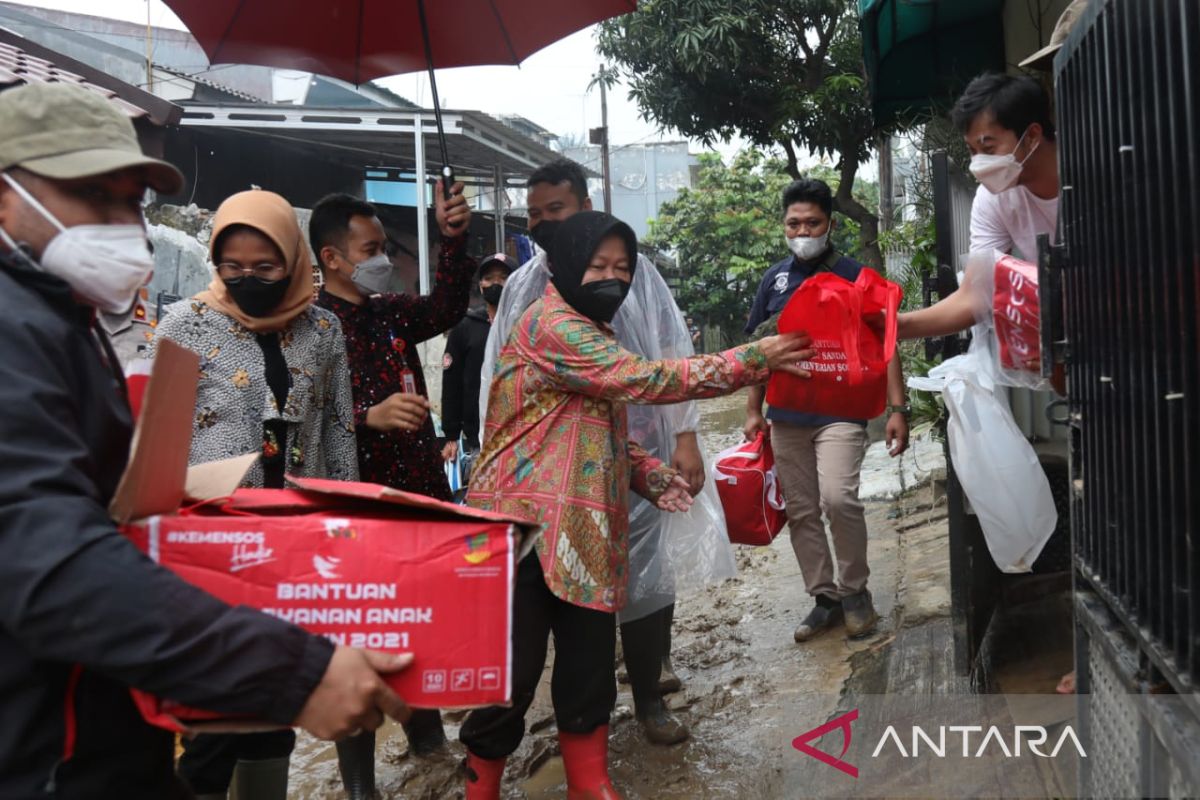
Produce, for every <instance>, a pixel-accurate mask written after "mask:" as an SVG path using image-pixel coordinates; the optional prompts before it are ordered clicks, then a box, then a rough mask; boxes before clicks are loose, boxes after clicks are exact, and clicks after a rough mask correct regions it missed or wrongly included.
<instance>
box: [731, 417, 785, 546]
mask: <svg viewBox="0 0 1200 800" xmlns="http://www.w3.org/2000/svg"><path fill="white" fill-rule="evenodd" d="M712 479H713V484H714V485H715V486H716V487H717V496H718V497H720V498H721V508H722V509H724V511H725V527H726V528H727V529H728V530H729V541H731V542H733V543H734V544H752V545H767V544H770V543H771V542H772V541H774V539H775V537H776V536H778V535H779V532H780V531H781V530H783V526H784V525H786V524H787V512H786V510H785V506H784V500H783V490H782V489H781V488H780V486H779V480H778V478H777V476H776V475H775V454H774V453H772V452H771V442H770V441H769V440H768V439H767V438H766V437H765V436H764V435H763V434H762V433H759V434H758V436H756V437H754V441H752V442H743V443H742V444H740V445H737V446H736V447H731V448H729V449H728V450H724V451H722V452H721V453H719V454H717V457H716V459H714V460H713V466H712Z"/></svg>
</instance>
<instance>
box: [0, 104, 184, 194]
mask: <svg viewBox="0 0 1200 800" xmlns="http://www.w3.org/2000/svg"><path fill="white" fill-rule="evenodd" d="M12 167H20V168H22V169H26V170H29V171H30V172H32V173H34V174H35V175H41V176H42V177H45V178H51V179H54V180H72V179H76V178H90V177H93V176H95V175H105V174H107V173H109V172H116V171H118V170H123V169H130V168H136V167H141V168H142V169H144V170H145V174H146V183H147V184H148V185H149V186H150V188H152V189H154V190H155V191H157V192H160V193H162V194H175V193H176V192H178V191H179V190H180V189H182V188H183V174H182V173H181V172H180V171H179V170H177V169H176V168H175V167H173V166H172V165H170V164H168V163H167V162H165V161H160V160H158V159H157V158H150V157H149V156H147V155H145V154H144V153H142V148H141V146H140V145H139V144H138V140H137V134H136V133H135V132H134V130H133V123H132V122H131V121H130V120H129V117H127V116H126V115H125V114H124V113H123V112H122V111H121V110H120V109H119V108H117V107H116V106H115V105H114V104H113V103H110V102H109V101H108V100H106V99H105V98H103V97H101V96H100V95H99V94H97V93H96V92H93V91H89V90H88V89H84V88H83V87H81V86H74V85H71V84H67V83H42V82H37V83H29V84H26V85H23V86H18V87H16V88H14V89H8V90H6V91H3V92H0V171H4V170H6V169H10V168H12Z"/></svg>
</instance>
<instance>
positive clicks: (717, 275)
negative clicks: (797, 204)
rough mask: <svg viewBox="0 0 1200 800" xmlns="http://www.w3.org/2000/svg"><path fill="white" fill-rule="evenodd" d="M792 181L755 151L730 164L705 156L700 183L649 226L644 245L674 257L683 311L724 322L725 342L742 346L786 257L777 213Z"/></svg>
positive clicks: (780, 167)
mask: <svg viewBox="0 0 1200 800" xmlns="http://www.w3.org/2000/svg"><path fill="white" fill-rule="evenodd" d="M790 181H791V178H790V177H789V176H788V175H787V173H786V172H785V171H784V169H783V165H782V164H781V163H780V162H778V161H769V160H767V159H765V158H764V157H763V156H762V154H760V153H759V152H758V151H756V150H746V151H743V152H741V153H739V154H738V155H737V156H736V157H735V158H734V160H733V163H732V164H731V165H730V166H728V167H727V166H725V164H724V163H722V161H721V158H720V156H718V155H715V154H706V155H702V156H701V157H700V176H699V181H698V182H697V184H696V186H694V187H693V188H691V189H684V190H682V191H681V192H680V193H679V196H678V197H677V198H676V199H675V200H672V201H671V202H668V203H664V204H663V206H662V208H661V209H660V210H659V216H658V219H656V220H653V221H652V222H651V223H650V234H649V236H648V237H647V238H646V242H647V244H650V245H653V246H655V247H658V248H659V249H662V250H672V251H675V253H676V257H677V259H678V264H679V275H680V284H679V290H678V293H677V299H678V301H679V306H680V308H682V309H683V310H684V313H686V314H691V315H692V316H694V317H695V318H696V319H698V320H702V321H704V322H705V323H707V324H710V325H719V326H720V327H721V329H722V331H723V332H724V334H725V336H726V337H727V341H740V339H741V330H742V326H743V325H745V324H746V316H747V314H748V313H749V311H750V304H751V303H752V302H753V300H754V293H755V291H756V290H757V289H758V283H759V281H760V280H761V278H762V275H763V273H764V272H765V271H766V269H767V267H769V266H770V265H771V264H772V263H774V262H775V261H778V260H779V259H780V258H782V255H781V252H783V253H786V251H785V250H784V244H783V225H782V223H781V222H780V220H781V214H780V213H779V210H778V209H779V197H780V195H781V194H782V192H783V187H785V186H786V185H787V184H788V183H789V182H790Z"/></svg>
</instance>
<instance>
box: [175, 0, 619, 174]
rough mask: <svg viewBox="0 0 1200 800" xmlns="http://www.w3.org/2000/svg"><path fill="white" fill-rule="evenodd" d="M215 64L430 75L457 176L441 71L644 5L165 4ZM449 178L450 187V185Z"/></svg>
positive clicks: (243, 0)
mask: <svg viewBox="0 0 1200 800" xmlns="http://www.w3.org/2000/svg"><path fill="white" fill-rule="evenodd" d="M165 2H166V4H167V5H168V6H170V8H171V10H172V11H174V12H175V13H176V14H177V15H178V16H179V18H180V19H181V20H182V21H183V23H184V24H185V25H187V26H188V29H189V30H190V31H191V32H192V35H193V36H195V37H196V40H197V41H198V42H199V43H200V46H201V47H203V48H204V51H205V52H206V53H207V54H208V57H209V60H210V61H211V62H212V63H214V64H259V65H262V66H269V67H282V68H286V69H299V70H304V71H306V72H315V73H318V74H321V75H328V76H330V77H334V78H341V79H342V80H345V81H349V82H351V83H355V84H359V83H363V82H365V81H369V80H372V79H373V78H381V77H386V76H389V75H398V74H401V73H404V72H415V71H417V70H420V69H428V70H429V80H430V86H431V89H432V93H433V108H434V113H435V116H436V118H437V128H438V140H439V142H440V144H441V149H442V163H443V164H444V165H445V166H443V170H442V171H443V174H444V175H445V176H446V177H447V178H452V177H453V173H452V172H450V167H449V163H448V158H447V154H446V137H445V133H444V132H443V130H442V113H441V108H440V105H439V103H438V97H437V83H436V82H435V80H434V75H433V68H434V64H435V63H436V64H437V66H439V67H443V68H444V67H468V66H479V65H482V64H519V63H520V62H521V61H522V60H523V59H525V58H526V57H528V56H529V55H531V54H532V53H534V52H536V51H538V50H540V49H542V48H543V47H545V46H546V45H548V44H551V43H553V42H556V41H558V40H559V39H562V38H563V37H565V36H567V35H569V34H571V33H574V32H575V31H578V30H580V29H582V28H585V27H587V26H588V25H591V24H593V23H595V22H599V21H601V20H604V19H608V18H609V17H613V16H616V15H618V14H624V13H626V12H629V11H633V10H635V9H636V8H637V0H433V2H430V3H429V8H428V9H426V8H425V2H424V0H165ZM449 183H450V181H449V180H448V181H446V187H447V188H449Z"/></svg>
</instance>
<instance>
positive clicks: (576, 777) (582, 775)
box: [558, 725, 621, 800]
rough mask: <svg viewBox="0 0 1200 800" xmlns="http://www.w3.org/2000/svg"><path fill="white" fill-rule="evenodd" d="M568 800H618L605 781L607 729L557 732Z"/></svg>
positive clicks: (606, 769)
mask: <svg viewBox="0 0 1200 800" xmlns="http://www.w3.org/2000/svg"><path fill="white" fill-rule="evenodd" d="M558 744H559V747H560V748H562V758H563V769H564V770H565V771H566V773H567V800H621V795H619V794H617V790H616V789H614V788H613V785H612V781H610V780H609V778H608V726H607V725H601V726H600V727H599V728H596V730H594V731H592V732H591V733H563V732H562V731H559V732H558Z"/></svg>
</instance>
